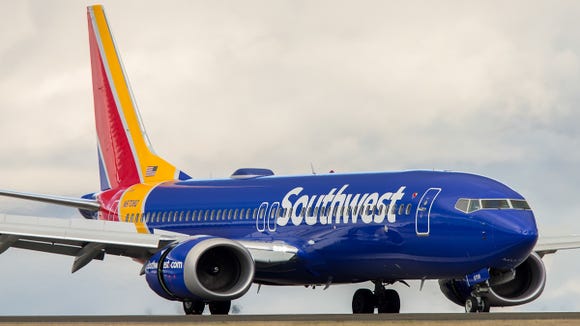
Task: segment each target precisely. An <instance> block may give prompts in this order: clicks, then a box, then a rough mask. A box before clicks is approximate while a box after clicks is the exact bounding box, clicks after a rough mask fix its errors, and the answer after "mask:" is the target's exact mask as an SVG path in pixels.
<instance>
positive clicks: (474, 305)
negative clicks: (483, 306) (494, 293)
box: [465, 297, 479, 313]
mask: <svg viewBox="0 0 580 326" xmlns="http://www.w3.org/2000/svg"><path fill="white" fill-rule="evenodd" d="M478 305H479V303H478V302H477V299H476V298H475V297H468V298H467V300H465V312H468V313H470V312H477V311H478V308H479V306H478Z"/></svg>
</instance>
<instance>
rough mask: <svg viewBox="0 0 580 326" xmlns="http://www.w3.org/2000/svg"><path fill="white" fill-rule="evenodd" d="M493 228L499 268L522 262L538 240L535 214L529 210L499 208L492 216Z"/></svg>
mask: <svg viewBox="0 0 580 326" xmlns="http://www.w3.org/2000/svg"><path fill="white" fill-rule="evenodd" d="M490 224H491V226H492V229H493V239H494V241H493V243H494V250H493V251H495V256H496V257H498V258H499V259H498V263H497V266H493V267H496V268H499V269H509V268H513V267H516V266H518V265H519V264H521V263H522V262H523V261H524V260H525V259H526V258H527V257H528V256H529V255H530V253H531V252H532V250H533V249H534V246H535V245H536V241H538V228H537V227H536V220H535V218H534V214H533V213H532V212H531V211H529V210H527V211H507V210H504V211H501V210H498V211H496V212H494V213H493V216H490Z"/></svg>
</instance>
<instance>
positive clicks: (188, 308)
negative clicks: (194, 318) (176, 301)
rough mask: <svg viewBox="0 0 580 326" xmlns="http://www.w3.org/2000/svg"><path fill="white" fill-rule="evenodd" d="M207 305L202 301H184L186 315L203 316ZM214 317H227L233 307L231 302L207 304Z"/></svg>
mask: <svg viewBox="0 0 580 326" xmlns="http://www.w3.org/2000/svg"><path fill="white" fill-rule="evenodd" d="M205 305H206V303H205V302H203V301H201V300H183V311H184V312H185V314H186V315H201V314H203V311H204V310H205ZM207 305H208V306H209V312H210V313H211V314H212V315H227V314H228V313H229V312H230V307H231V305H232V302H231V301H229V300H228V301H212V302H209V303H207Z"/></svg>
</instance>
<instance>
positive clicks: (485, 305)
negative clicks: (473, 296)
mask: <svg viewBox="0 0 580 326" xmlns="http://www.w3.org/2000/svg"><path fill="white" fill-rule="evenodd" d="M479 305H480V306H479V311H481V312H489V310H490V308H491V306H490V305H489V302H488V301H487V299H486V298H481V302H480V303H479Z"/></svg>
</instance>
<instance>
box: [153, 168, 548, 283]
mask: <svg viewBox="0 0 580 326" xmlns="http://www.w3.org/2000/svg"><path fill="white" fill-rule="evenodd" d="M344 185H347V187H346V190H345V193H346V192H348V193H350V194H357V193H358V194H371V193H378V194H383V193H387V192H391V193H394V192H395V191H397V189H399V188H400V187H404V195H403V196H402V198H401V199H400V200H398V201H397V205H396V208H395V209H394V214H395V217H396V219H395V221H394V222H389V221H388V220H387V218H386V217H385V218H384V219H383V221H381V222H380V223H375V222H374V221H372V222H370V223H365V222H364V221H363V220H362V218H361V216H360V215H359V217H358V218H357V219H356V222H353V219H352V218H349V219H348V221H347V222H346V223H345V221H344V219H343V218H341V217H342V216H340V217H338V218H337V215H340V214H338V213H336V212H331V215H332V218H331V219H330V222H329V223H321V218H318V219H317V220H316V224H314V225H308V224H307V223H306V222H305V219H303V220H302V223H300V224H299V225H294V224H293V223H292V222H291V221H289V222H288V223H287V224H286V225H280V224H281V223H280V219H281V218H282V217H281V216H280V215H283V211H282V209H281V210H280V211H279V213H278V214H273V213H272V211H271V210H270V209H269V208H271V207H272V206H274V207H275V208H274V211H276V208H277V207H281V205H282V204H283V199H284V198H285V196H287V194H288V192H290V191H291V190H292V189H295V188H296V187H300V188H302V189H303V190H302V191H301V192H300V194H299V195H307V196H314V195H320V194H322V195H324V194H328V193H329V192H330V191H331V190H332V189H340V188H341V187H344ZM430 189H431V190H430ZM432 189H440V191H438V192H437V191H436V192H437V194H436V195H435V198H432V199H431V200H432V201H431V202H430V204H431V205H430V207H424V206H422V205H421V203H420V200H422V199H423V201H425V200H426V199H425V198H424V195H427V196H429V194H430V193H431V195H433V194H434V192H433V191H432ZM297 197H298V196H295V197H294V200H293V201H294V202H295V201H296V199H297ZM460 198H505V199H523V197H522V196H521V195H520V194H518V193H517V192H515V191H514V190H512V189H510V188H509V187H507V186H505V185H503V184H501V183H499V182H497V181H495V180H492V179H489V178H486V177H482V176H478V175H473V174H465V173H454V172H433V171H408V172H390V173H357V174H327V175H308V176H265V177H256V178H250V179H221V180H195V181H194V180H188V181H173V182H166V183H163V184H161V185H159V186H157V187H155V188H154V189H153V190H152V191H151V192H150V193H149V195H148V197H147V199H146V202H145V205H144V207H145V209H144V212H145V214H146V216H149V219H151V216H152V214H153V213H155V218H154V219H153V220H149V221H148V223H147V227H148V229H149V230H150V231H151V232H152V231H153V230H154V229H161V230H166V231H173V232H179V233H184V234H190V235H210V236H217V237H224V238H229V239H234V240H255V241H276V240H281V241H284V242H286V243H288V244H291V245H293V246H295V247H297V248H299V252H298V255H297V259H296V260H292V261H290V262H287V263H286V264H280V265H277V266H274V267H272V266H270V267H268V268H267V269H265V270H261V269H260V268H257V270H256V275H255V279H254V280H255V282H259V283H264V284H281V285H290V284H325V283H327V282H328V280H332V282H333V283H350V282H360V281H366V280H377V279H380V280H384V281H385V282H392V281H396V280H403V279H451V278H457V279H461V278H464V277H465V276H466V275H467V274H470V273H473V272H476V271H479V270H481V269H482V268H487V269H489V268H491V269H499V270H507V269H511V268H514V267H515V266H517V265H519V264H520V263H522V262H523V261H524V260H525V259H526V258H527V257H528V256H529V255H530V252H531V251H532V249H533V247H534V245H535V243H536V240H537V237H538V231H537V228H536V223H535V220H534V215H533V213H532V211H531V210H521V209H482V210H478V211H475V212H472V213H469V214H468V213H464V212H462V211H460V210H458V209H456V208H455V207H454V206H455V204H456V202H457V200H458V199H460ZM329 205H330V202H328V203H327V206H329ZM409 205H410V206H409ZM374 206H375V207H373V208H371V210H374V211H373V212H374V215H377V210H378V208H377V207H376V203H375V205H374ZM260 207H262V208H263V210H262V211H260ZM401 207H402V208H401ZM408 207H410V211H408V210H407V209H408ZM427 209H428V210H429V211H428V212H426V210H427ZM248 210H249V212H250V213H249V215H248V214H247V212H248ZM329 210H330V209H329ZM193 212H196V215H195V217H193ZM200 212H203V213H200ZM206 212H207V215H206ZM218 212H219V216H218ZM241 212H243V216H240V215H241ZM332 213H334V214H332ZM200 214H201V217H199V216H200ZM288 214H289V213H288ZM421 214H428V216H425V217H423V218H421V217H420V216H421ZM234 215H235V216H236V218H235V219H234ZM261 215H262V216H261ZM272 215H275V216H272ZM247 217H249V218H247ZM261 217H263V219H262V218H261ZM327 219H328V218H327ZM379 220H380V219H379ZM262 223H263V224H262ZM420 225H423V226H421V227H419V226H420ZM426 225H428V228H426V227H425V226H426Z"/></svg>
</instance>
